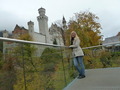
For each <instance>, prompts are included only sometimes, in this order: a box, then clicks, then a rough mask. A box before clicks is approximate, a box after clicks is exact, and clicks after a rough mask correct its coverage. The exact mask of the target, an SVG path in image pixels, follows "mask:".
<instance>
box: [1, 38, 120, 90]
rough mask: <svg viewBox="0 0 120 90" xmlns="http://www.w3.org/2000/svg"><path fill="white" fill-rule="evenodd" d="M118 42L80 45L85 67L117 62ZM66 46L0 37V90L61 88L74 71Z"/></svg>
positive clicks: (119, 63) (70, 78) (51, 89)
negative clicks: (87, 45) (89, 45)
mask: <svg viewBox="0 0 120 90" xmlns="http://www.w3.org/2000/svg"><path fill="white" fill-rule="evenodd" d="M118 44H120V42H114V43H108V44H104V45H98V46H91V47H86V48H82V49H83V51H84V53H85V56H84V63H85V67H86V69H94V68H108V67H119V66H120V61H119V59H120V47H119V45H118ZM72 58H73V57H72V52H71V49H69V47H68V46H61V45H53V44H46V43H41V42H33V41H25V40H17V39H10V38H2V37H0V90H62V89H63V88H64V87H65V86H67V85H68V84H69V83H70V82H71V81H72V80H73V79H74V78H76V76H77V75H78V73H77V72H76V70H75V68H74V65H73V60H72Z"/></svg>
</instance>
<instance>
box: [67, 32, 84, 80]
mask: <svg viewBox="0 0 120 90" xmlns="http://www.w3.org/2000/svg"><path fill="white" fill-rule="evenodd" d="M70 39H71V40H70V41H71V45H70V46H69V47H70V48H72V50H73V57H74V59H73V61H74V65H75V67H76V69H77V71H78V72H79V77H78V78H79V79H81V78H85V67H84V64H83V56H84V54H83V51H82V49H81V47H80V39H79V37H78V36H77V34H76V32H75V31H72V32H71V36H70Z"/></svg>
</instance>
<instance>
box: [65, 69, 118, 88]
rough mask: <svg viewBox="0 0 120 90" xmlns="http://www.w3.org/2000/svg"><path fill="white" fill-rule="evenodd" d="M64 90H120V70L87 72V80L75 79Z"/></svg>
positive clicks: (92, 70)
mask: <svg viewBox="0 0 120 90" xmlns="http://www.w3.org/2000/svg"><path fill="white" fill-rule="evenodd" d="M64 90H120V68H106V69H91V70H86V78H83V79H77V78H76V79H74V80H73V81H72V82H71V83H70V84H69V85H68V86H67V87H66V88H65V89H64Z"/></svg>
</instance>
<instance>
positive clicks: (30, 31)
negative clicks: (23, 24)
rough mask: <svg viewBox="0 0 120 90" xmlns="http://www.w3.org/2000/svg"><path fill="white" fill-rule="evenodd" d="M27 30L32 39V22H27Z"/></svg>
mask: <svg viewBox="0 0 120 90" xmlns="http://www.w3.org/2000/svg"><path fill="white" fill-rule="evenodd" d="M28 30H29V34H30V36H31V37H32V38H33V35H34V22H32V21H29V22H28Z"/></svg>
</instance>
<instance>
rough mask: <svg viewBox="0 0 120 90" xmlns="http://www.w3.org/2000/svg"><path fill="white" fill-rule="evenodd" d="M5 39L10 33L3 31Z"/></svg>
mask: <svg viewBox="0 0 120 90" xmlns="http://www.w3.org/2000/svg"><path fill="white" fill-rule="evenodd" d="M3 37H5V38H7V37H8V31H7V30H4V31H3Z"/></svg>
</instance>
